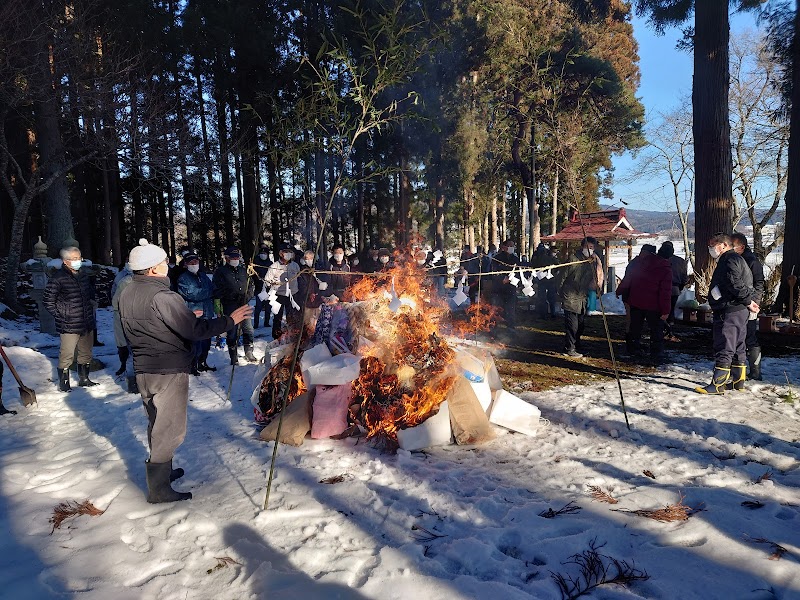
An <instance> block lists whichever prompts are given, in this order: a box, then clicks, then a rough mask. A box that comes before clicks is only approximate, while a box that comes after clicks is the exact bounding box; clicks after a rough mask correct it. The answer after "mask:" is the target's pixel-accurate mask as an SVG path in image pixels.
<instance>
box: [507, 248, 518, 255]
mask: <svg viewBox="0 0 800 600" xmlns="http://www.w3.org/2000/svg"><path fill="white" fill-rule="evenodd" d="M516 249H517V248H516V247H515V246H509V247H508V253H509V254H514V250H516Z"/></svg>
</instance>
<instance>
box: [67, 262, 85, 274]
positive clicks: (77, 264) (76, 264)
mask: <svg viewBox="0 0 800 600" xmlns="http://www.w3.org/2000/svg"><path fill="white" fill-rule="evenodd" d="M82 264H83V261H82V260H71V261H69V266H70V267H71V268H72V270H73V271H77V270H78V269H80V268H81V265H82Z"/></svg>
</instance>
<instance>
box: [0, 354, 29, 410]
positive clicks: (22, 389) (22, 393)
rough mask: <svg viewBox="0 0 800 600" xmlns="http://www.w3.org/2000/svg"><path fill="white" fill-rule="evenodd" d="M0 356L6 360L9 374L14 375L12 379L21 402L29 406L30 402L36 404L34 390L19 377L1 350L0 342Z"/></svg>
mask: <svg viewBox="0 0 800 600" xmlns="http://www.w3.org/2000/svg"><path fill="white" fill-rule="evenodd" d="M0 356H2V357H3V360H4V361H6V364H7V365H8V368H9V369H10V370H11V374H12V375H13V376H14V379H16V380H17V383H18V384H19V399H20V400H21V401H22V404H24V405H25V406H30V405H31V404H36V392H34V391H33V390H32V389H31V388H29V387H26V386H25V384H24V383H22V380H21V379H20V378H19V375H18V374H17V370H16V369H15V368H14V365H12V364H11V361H10V360H9V359H8V355H7V354H6V351H5V350H3V346H2V344H0Z"/></svg>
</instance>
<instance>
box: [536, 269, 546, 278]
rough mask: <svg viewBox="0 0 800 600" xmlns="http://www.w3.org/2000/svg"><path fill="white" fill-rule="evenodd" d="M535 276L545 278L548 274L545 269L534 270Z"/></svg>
mask: <svg viewBox="0 0 800 600" xmlns="http://www.w3.org/2000/svg"><path fill="white" fill-rule="evenodd" d="M533 276H534V277H536V279H544V278H545V277H546V276H547V275H546V274H545V272H544V271H534V272H533Z"/></svg>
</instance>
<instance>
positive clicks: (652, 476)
mask: <svg viewBox="0 0 800 600" xmlns="http://www.w3.org/2000/svg"><path fill="white" fill-rule="evenodd" d="M642 475H644V476H645V477H649V478H650V479H655V478H656V476H655V475H654V474H653V472H652V471H648V470H647V469H645V470H644V471H642Z"/></svg>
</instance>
